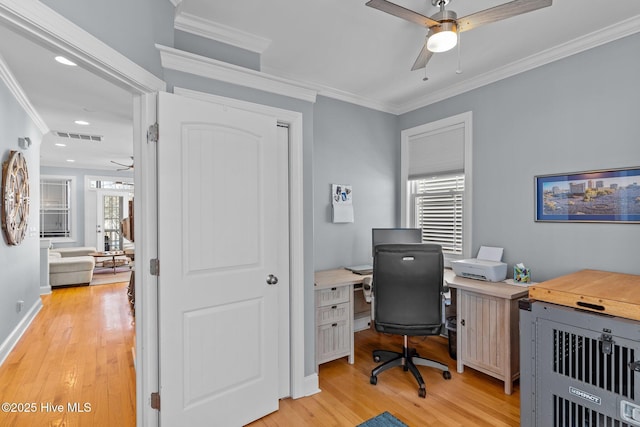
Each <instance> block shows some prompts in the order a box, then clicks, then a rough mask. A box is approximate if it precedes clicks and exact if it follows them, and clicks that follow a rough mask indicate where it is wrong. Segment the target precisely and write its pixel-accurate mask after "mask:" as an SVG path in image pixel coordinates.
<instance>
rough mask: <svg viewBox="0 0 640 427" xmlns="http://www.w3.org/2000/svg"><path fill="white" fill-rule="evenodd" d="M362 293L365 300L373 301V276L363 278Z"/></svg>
mask: <svg viewBox="0 0 640 427" xmlns="http://www.w3.org/2000/svg"><path fill="white" fill-rule="evenodd" d="M362 293H363V294H364V300H365V301H366V302H368V303H371V294H372V293H373V277H365V278H364V279H363V280H362Z"/></svg>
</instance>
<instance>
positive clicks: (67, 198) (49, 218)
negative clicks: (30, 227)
mask: <svg viewBox="0 0 640 427" xmlns="http://www.w3.org/2000/svg"><path fill="white" fill-rule="evenodd" d="M72 189H73V178H65V177H42V178H41V179H40V237H41V238H49V239H54V240H56V239H58V240H59V239H70V238H72V237H73V233H72V230H73V227H72V225H73V224H72V219H73V215H72V210H71V208H72V200H71V199H72V197H71V195H72Z"/></svg>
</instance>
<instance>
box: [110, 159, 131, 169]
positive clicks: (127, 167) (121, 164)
mask: <svg viewBox="0 0 640 427" xmlns="http://www.w3.org/2000/svg"><path fill="white" fill-rule="evenodd" d="M111 163H113V164H115V165H118V166H122V168H120V169H116V170H119V171H128V170H129V169H133V156H131V164H130V165H125V164H124V163H119V162H116V161H113V160H111Z"/></svg>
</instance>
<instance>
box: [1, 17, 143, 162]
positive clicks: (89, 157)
mask: <svg viewBox="0 0 640 427" xmlns="http://www.w3.org/2000/svg"><path fill="white" fill-rule="evenodd" d="M58 54H59V53H58V52H54V51H52V50H49V49H47V48H44V47H42V46H40V45H39V44H36V43H34V42H32V41H30V40H28V39H26V38H25V37H23V36H21V35H18V34H16V33H14V32H13V31H11V30H10V29H8V28H5V27H3V26H1V25H0V56H2V59H4V62H5V64H6V66H7V68H8V69H9V70H10V71H11V73H12V74H13V76H14V78H15V80H16V81H17V83H18V84H19V85H20V87H21V88H22V91H23V93H24V94H25V95H26V97H27V98H28V100H29V102H30V103H31V105H32V106H33V110H35V111H36V113H37V114H38V115H39V116H40V118H41V120H42V122H44V123H43V124H42V126H45V127H46V128H48V129H49V130H50V131H51V132H49V133H47V134H46V135H45V136H44V138H43V140H42V146H41V154H40V160H41V165H42V166H58V167H72V168H88V169H104V170H109V171H115V170H116V169H118V168H120V167H119V166H117V165H115V164H113V163H111V160H113V161H117V162H120V163H123V164H131V156H132V155H133V120H132V114H133V103H132V101H133V98H132V96H131V95H130V94H129V93H128V92H127V91H125V90H123V89H121V88H119V87H117V86H115V85H113V84H111V83H109V82H107V81H105V80H103V79H101V78H98V77H97V76H95V75H94V74H92V73H90V72H88V71H86V70H84V69H82V68H81V67H68V66H65V65H61V64H59V63H58V62H56V61H55V60H54V58H55V57H56V56H57V55H58ZM75 120H85V121H87V122H89V123H90V125H88V126H81V125H77V124H75V123H74V121H75ZM45 130H46V129H45ZM53 131H60V132H67V133H76V134H84V135H94V136H101V137H102V142H94V141H87V140H81V139H70V138H60V137H58V136H55V135H54V133H53ZM56 143H63V144H66V146H65V147H58V146H56V145H55V144H56ZM68 160H74V162H68Z"/></svg>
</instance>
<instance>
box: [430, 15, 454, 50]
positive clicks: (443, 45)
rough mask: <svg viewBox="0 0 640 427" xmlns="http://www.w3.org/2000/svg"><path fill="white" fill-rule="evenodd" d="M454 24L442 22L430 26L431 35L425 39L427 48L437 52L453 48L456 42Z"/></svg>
mask: <svg viewBox="0 0 640 427" xmlns="http://www.w3.org/2000/svg"><path fill="white" fill-rule="evenodd" d="M456 30H457V28H456V25H455V24H454V23H453V22H443V23H442V24H440V25H439V26H438V27H433V28H431V32H432V34H431V36H429V38H428V39H427V49H429V50H430V51H431V52H435V53H439V52H446V51H448V50H451V49H453V48H454V47H456V45H457V44H458V34H457V33H456Z"/></svg>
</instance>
